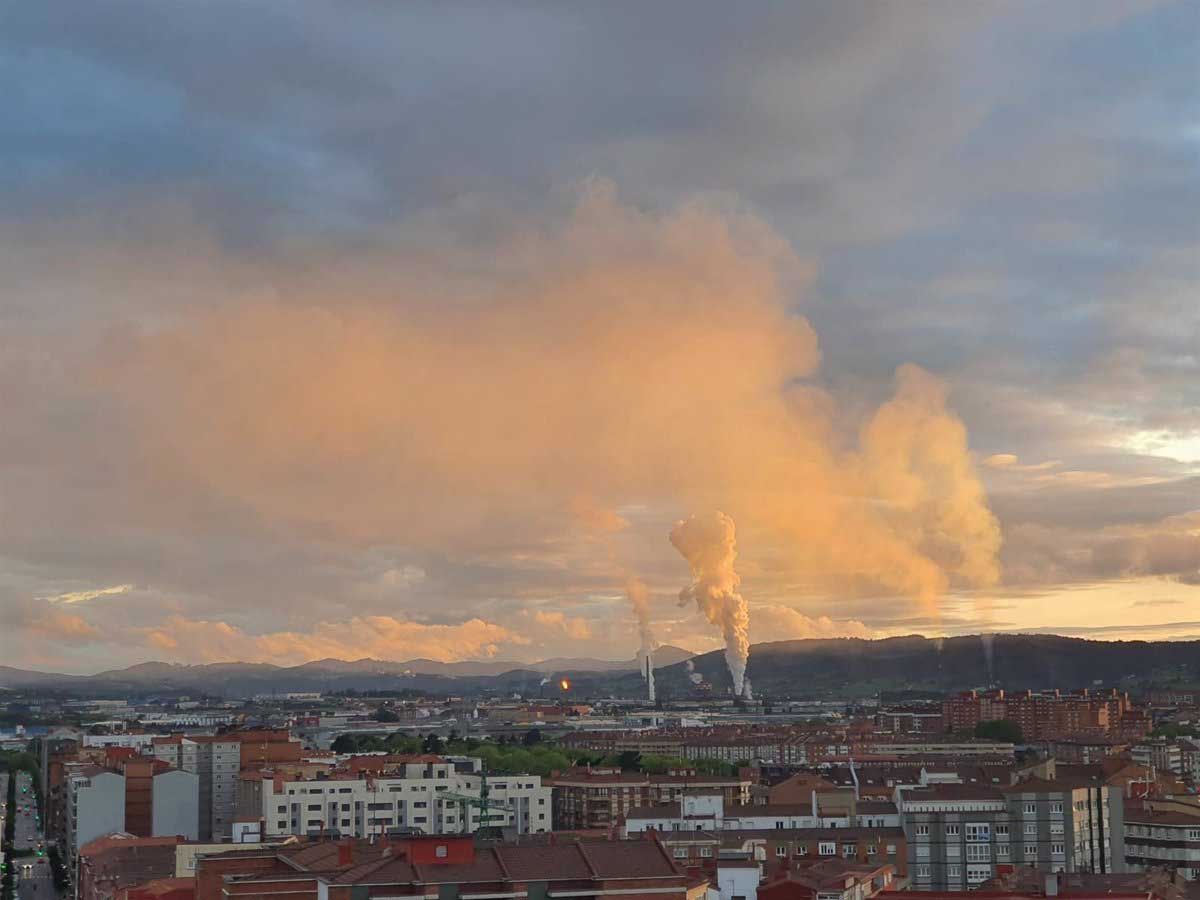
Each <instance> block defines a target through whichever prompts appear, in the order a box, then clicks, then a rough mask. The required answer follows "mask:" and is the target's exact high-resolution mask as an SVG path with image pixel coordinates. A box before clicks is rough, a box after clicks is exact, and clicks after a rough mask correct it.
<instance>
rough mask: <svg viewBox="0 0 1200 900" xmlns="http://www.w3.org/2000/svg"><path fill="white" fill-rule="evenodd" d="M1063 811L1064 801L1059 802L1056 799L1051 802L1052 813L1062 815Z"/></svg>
mask: <svg viewBox="0 0 1200 900" xmlns="http://www.w3.org/2000/svg"><path fill="white" fill-rule="evenodd" d="M1062 811H1063V805H1062V803H1061V802H1059V801H1055V802H1054V803H1051V804H1050V812H1051V813H1052V814H1056V815H1060V816H1061V815H1062Z"/></svg>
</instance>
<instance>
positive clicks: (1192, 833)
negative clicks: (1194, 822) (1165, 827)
mask: <svg viewBox="0 0 1200 900" xmlns="http://www.w3.org/2000/svg"><path fill="white" fill-rule="evenodd" d="M1187 835H1188V836H1187V839H1188V840H1189V841H1200V828H1189V829H1188V833H1187Z"/></svg>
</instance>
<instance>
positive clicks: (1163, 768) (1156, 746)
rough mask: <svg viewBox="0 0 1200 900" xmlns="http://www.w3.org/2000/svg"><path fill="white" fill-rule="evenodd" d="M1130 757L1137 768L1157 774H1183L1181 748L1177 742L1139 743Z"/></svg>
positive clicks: (1159, 740)
mask: <svg viewBox="0 0 1200 900" xmlns="http://www.w3.org/2000/svg"><path fill="white" fill-rule="evenodd" d="M1130 757H1131V758H1132V759H1133V761H1134V763H1136V764H1137V765H1139V766H1145V767H1146V768H1153V769H1157V770H1158V771H1159V772H1170V773H1172V774H1174V775H1182V774H1184V773H1183V747H1181V746H1180V744H1179V742H1178V741H1171V740H1167V739H1166V738H1159V739H1157V740H1146V741H1140V742H1139V743H1137V744H1135V745H1134V746H1133V748H1132V749H1131V751H1130Z"/></svg>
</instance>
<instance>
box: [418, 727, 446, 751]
mask: <svg viewBox="0 0 1200 900" xmlns="http://www.w3.org/2000/svg"><path fill="white" fill-rule="evenodd" d="M421 750H422V751H423V752H425V753H444V752H445V751H446V745H445V743H444V742H443V741H442V739H441V738H440V737H438V735H437V733H436V732H433V731H431V732H429V734H427V735H425V739H424V740H423V741H422V742H421Z"/></svg>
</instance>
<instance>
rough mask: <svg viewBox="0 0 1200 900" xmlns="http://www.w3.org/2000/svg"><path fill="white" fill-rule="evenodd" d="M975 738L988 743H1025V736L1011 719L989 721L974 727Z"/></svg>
mask: <svg viewBox="0 0 1200 900" xmlns="http://www.w3.org/2000/svg"><path fill="white" fill-rule="evenodd" d="M975 737H977V738H983V739H984V740H989V741H1008V742H1009V743H1013V744H1023V743H1025V735H1023V734H1022V733H1021V726H1020V725H1018V724H1017V723H1016V722H1014V721H1013V720H1012V719H989V720H988V721H986V722H980V723H979V724H978V725H976V726H975Z"/></svg>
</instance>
